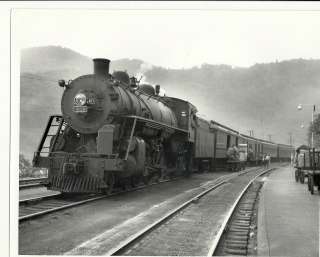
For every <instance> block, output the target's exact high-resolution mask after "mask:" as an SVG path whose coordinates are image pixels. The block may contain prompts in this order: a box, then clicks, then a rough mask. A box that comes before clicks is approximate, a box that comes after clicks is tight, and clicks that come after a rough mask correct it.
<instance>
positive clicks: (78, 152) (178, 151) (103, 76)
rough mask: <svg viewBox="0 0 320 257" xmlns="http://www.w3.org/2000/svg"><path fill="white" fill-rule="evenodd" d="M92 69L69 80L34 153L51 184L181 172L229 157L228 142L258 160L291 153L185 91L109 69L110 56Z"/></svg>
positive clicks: (83, 189)
mask: <svg viewBox="0 0 320 257" xmlns="http://www.w3.org/2000/svg"><path fill="white" fill-rule="evenodd" d="M93 62H94V73H93V74H89V75H84V76H80V77H78V78H76V79H74V80H72V81H69V82H65V81H64V80H60V81H59V85H60V86H61V87H63V88H64V92H63V96H62V99H61V110H62V115H52V116H50V117H49V120H48V123H47V126H46V129H45V130H44V133H43V135H42V138H41V141H40V143H39V146H38V148H37V151H36V152H35V154H34V158H33V165H34V166H35V167H46V168H48V170H49V172H48V174H49V175H48V183H47V188H48V189H50V190H56V191H60V192H64V193H100V192H103V193H107V194H109V193H111V192H112V191H113V189H114V187H115V186H127V185H131V186H135V185H137V184H138V183H140V182H141V181H142V182H144V183H150V182H151V181H157V180H159V179H161V178H170V177H173V176H176V175H178V174H180V175H185V176H189V175H190V174H191V173H192V171H193V169H194V168H197V169H200V168H202V167H203V165H204V164H206V165H207V167H208V169H210V170H214V169H216V168H217V167H221V166H223V165H224V164H225V163H226V151H227V149H228V147H229V146H231V145H233V144H234V145H238V144H241V143H242V144H246V145H247V147H248V148H250V149H251V150H252V152H253V157H252V158H251V160H250V161H252V162H259V161H261V156H262V154H263V152H264V150H265V151H266V150H268V153H269V154H271V157H272V158H273V159H277V160H280V159H281V160H285V159H289V158H290V154H291V152H292V151H293V150H292V149H293V148H292V147H291V146H287V145H278V144H274V143H272V142H268V141H263V140H259V139H255V138H253V137H249V136H245V135H242V134H240V133H238V132H237V131H235V130H233V129H231V128H228V127H226V126H224V125H222V124H219V123H217V122H214V121H206V120H204V119H202V118H200V117H198V116H197V109H196V107H195V106H193V105H192V104H191V103H189V102H187V101H184V100H182V99H178V98H173V97H168V96H160V95H159V92H160V86H159V85H156V86H155V87H153V86H151V85H149V84H140V83H138V81H137V79H136V78H134V77H131V78H130V77H129V75H128V74H127V73H126V72H124V71H115V72H113V74H112V75H111V74H110V73H109V64H110V61H109V60H108V59H101V58H98V59H94V60H93Z"/></svg>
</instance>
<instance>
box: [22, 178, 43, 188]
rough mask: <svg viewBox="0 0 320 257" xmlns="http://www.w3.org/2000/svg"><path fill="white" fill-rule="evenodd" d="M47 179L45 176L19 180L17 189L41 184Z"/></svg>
mask: <svg viewBox="0 0 320 257" xmlns="http://www.w3.org/2000/svg"><path fill="white" fill-rule="evenodd" d="M46 181H47V178H29V179H20V180H19V190H22V189H27V188H31V187H39V186H43V185H44V184H45V183H46Z"/></svg>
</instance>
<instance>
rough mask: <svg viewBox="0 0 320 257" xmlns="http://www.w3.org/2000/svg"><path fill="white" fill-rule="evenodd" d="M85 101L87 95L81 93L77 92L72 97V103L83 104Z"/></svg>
mask: <svg viewBox="0 0 320 257" xmlns="http://www.w3.org/2000/svg"><path fill="white" fill-rule="evenodd" d="M86 102H87V97H86V95H85V94H83V93H78V94H76V96H75V97H74V105H78V106H82V105H85V104H86Z"/></svg>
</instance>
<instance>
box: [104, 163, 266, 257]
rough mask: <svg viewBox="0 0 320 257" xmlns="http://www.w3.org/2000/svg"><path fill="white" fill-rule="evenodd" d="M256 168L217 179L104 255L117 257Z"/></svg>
mask: <svg viewBox="0 0 320 257" xmlns="http://www.w3.org/2000/svg"><path fill="white" fill-rule="evenodd" d="M255 168H256V167H253V168H249V169H247V170H245V171H242V172H239V173H233V174H231V175H225V176H222V177H220V178H217V179H216V180H214V181H216V183H215V184H214V185H213V186H211V187H210V188H208V189H206V190H205V191H203V192H201V193H199V194H198V195H196V196H194V197H192V198H191V199H190V200H188V201H186V202H184V203H183V204H181V205H179V206H178V207H177V208H175V209H174V210H172V211H170V212H169V213H167V214H165V215H164V216H163V217H161V218H160V219H158V220H156V221H155V222H153V223H152V224H151V225H149V226H147V227H145V228H143V229H142V230H140V231H138V232H137V233H135V234H133V235H132V236H130V237H128V238H127V239H126V240H124V241H122V242H120V244H118V245H117V246H116V247H114V248H112V249H110V250H109V251H108V252H107V253H105V254H104V255H106V256H112V255H117V254H118V253H119V252H121V251H123V250H124V249H125V248H126V247H128V246H129V245H131V244H132V243H134V242H136V241H137V240H139V239H140V238H142V237H143V236H144V235H145V234H147V233H149V232H151V231H152V230H154V229H155V228H157V227H158V226H159V225H161V224H163V223H164V222H165V221H167V220H168V219H170V218H171V217H172V216H174V215H175V214H176V213H178V212H180V211H181V210H183V209H184V208H186V207H187V206H189V205H190V204H191V203H193V202H196V201H197V200H198V199H200V198H201V197H203V196H204V195H206V194H208V193H209V192H211V191H213V190H215V189H217V188H218V187H220V186H221V185H223V184H225V183H227V182H228V181H229V180H231V179H233V178H236V177H238V176H240V175H243V174H246V173H248V172H250V171H252V170H253V169H255ZM259 169H261V168H258V169H257V170H259ZM221 179H222V180H221ZM219 180H221V181H219ZM218 181H219V182H218Z"/></svg>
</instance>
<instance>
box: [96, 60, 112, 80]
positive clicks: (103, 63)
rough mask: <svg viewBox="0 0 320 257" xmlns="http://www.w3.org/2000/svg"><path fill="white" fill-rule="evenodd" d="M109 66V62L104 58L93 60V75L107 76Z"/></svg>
mask: <svg viewBox="0 0 320 257" xmlns="http://www.w3.org/2000/svg"><path fill="white" fill-rule="evenodd" d="M109 64H110V60H108V59H104V58H96V59H93V65H94V66H93V70H94V74H96V75H100V76H108V75H109Z"/></svg>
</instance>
